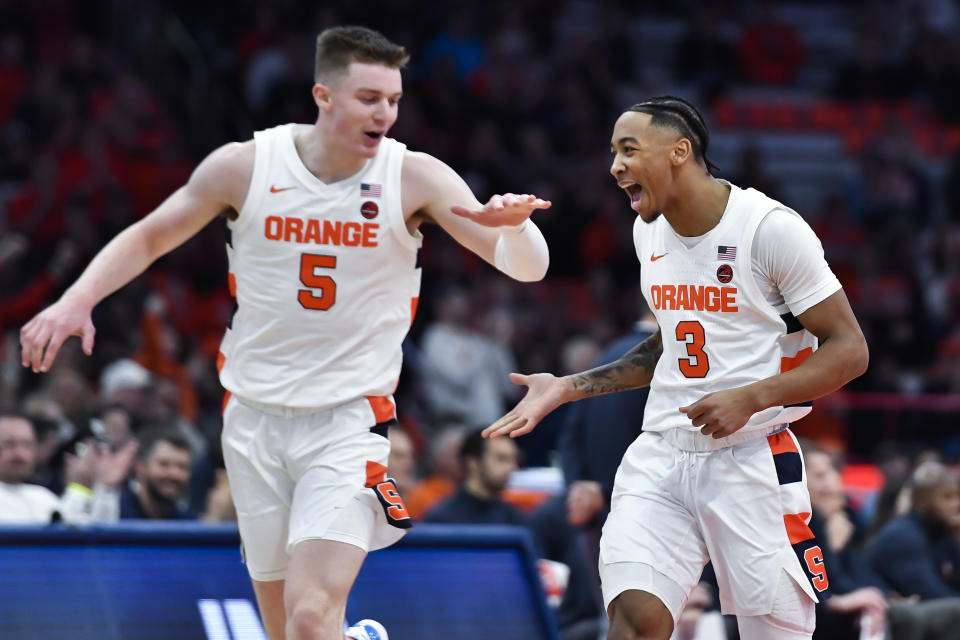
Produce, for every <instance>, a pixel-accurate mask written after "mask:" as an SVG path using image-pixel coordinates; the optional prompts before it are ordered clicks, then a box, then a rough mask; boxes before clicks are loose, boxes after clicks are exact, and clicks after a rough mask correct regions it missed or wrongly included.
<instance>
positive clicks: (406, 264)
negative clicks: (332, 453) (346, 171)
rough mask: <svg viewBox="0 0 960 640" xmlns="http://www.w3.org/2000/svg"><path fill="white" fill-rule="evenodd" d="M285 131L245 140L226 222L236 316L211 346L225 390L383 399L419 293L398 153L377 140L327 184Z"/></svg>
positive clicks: (287, 401)
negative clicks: (241, 187) (359, 164)
mask: <svg viewBox="0 0 960 640" xmlns="http://www.w3.org/2000/svg"><path fill="white" fill-rule="evenodd" d="M299 127H304V128H305V125H294V124H287V125H281V126H278V127H275V128H273V129H267V130H265V131H258V132H257V133H256V134H255V135H254V140H255V145H256V155H255V160H254V166H253V176H252V178H251V182H250V190H249V192H248V193H247V198H246V201H245V202H244V205H243V210H242V211H240V215H239V216H238V217H237V219H236V220H235V221H232V222H230V223H229V224H228V228H229V231H230V233H231V236H230V241H229V243H228V247H227V256H228V258H229V264H230V285H231V290H232V293H233V294H234V296H235V297H236V300H237V306H238V308H237V311H236V313H235V314H234V316H233V320H232V321H231V324H230V326H229V327H228V328H227V331H226V334H225V335H224V338H223V342H222V344H221V348H220V349H221V356H220V365H221V368H220V380H221V382H222V384H223V386H224V387H225V388H226V389H227V390H228V391H230V392H232V393H235V394H237V395H239V396H241V397H245V398H249V399H252V400H255V401H258V402H263V403H269V404H277V405H284V406H288V407H330V406H334V405H338V404H341V403H343V402H346V401H348V400H351V399H353V398H357V397H362V396H384V395H389V394H391V393H393V391H394V390H395V389H396V385H397V380H398V378H399V375H400V365H401V359H402V354H401V343H402V342H403V339H404V336H406V334H407V331H408V330H409V328H410V324H411V322H412V321H413V314H414V313H415V311H416V304H417V298H418V295H419V291H420V268H419V264H418V263H419V248H420V244H421V238H420V234H419V233H417V234H416V236H413V235H411V234H410V233H409V232H408V231H407V227H406V224H405V221H404V218H403V209H402V206H401V202H400V182H401V180H400V174H401V168H402V166H403V156H404V151H405V149H406V146H405V145H403V144H402V143H400V142H397V141H396V140H392V139H390V138H384V139H383V140H382V141H381V142H380V147H379V149H378V151H377V155H376V156H375V157H373V158H370V159H369V160H367V163H366V164H365V165H364V167H363V169H361V170H360V171H359V172H358V173H356V174H354V175H352V176H350V177H349V178H345V179H343V180H340V181H338V182H334V183H331V184H326V183H324V182H322V181H320V180H319V179H318V178H317V177H316V176H314V175H313V174H312V173H311V172H310V171H309V170H308V169H307V168H306V167H305V166H304V164H303V162H302V161H301V160H300V156H299V155H298V153H297V150H296V147H295V145H294V135H295V133H296V132H297V131H298V128H299Z"/></svg>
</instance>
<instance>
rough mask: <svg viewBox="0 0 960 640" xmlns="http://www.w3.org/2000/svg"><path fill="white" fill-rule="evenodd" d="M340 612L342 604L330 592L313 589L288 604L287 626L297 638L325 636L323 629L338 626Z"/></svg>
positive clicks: (306, 638) (302, 639)
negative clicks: (336, 623)
mask: <svg viewBox="0 0 960 640" xmlns="http://www.w3.org/2000/svg"><path fill="white" fill-rule="evenodd" d="M339 613H340V604H339V603H338V602H335V601H334V599H333V598H331V597H330V596H329V594H327V593H325V592H323V591H313V592H310V593H309V594H303V595H301V596H300V597H298V598H297V599H296V600H295V601H294V602H290V603H289V604H288V607H287V628H288V630H289V631H290V632H292V637H293V638H297V640H308V639H309V640H314V639H319V638H324V637H325V636H324V635H322V631H323V630H324V629H329V628H333V627H335V626H336V625H335V624H334V623H335V622H336V618H337V616H338V615H339ZM288 635H289V634H288Z"/></svg>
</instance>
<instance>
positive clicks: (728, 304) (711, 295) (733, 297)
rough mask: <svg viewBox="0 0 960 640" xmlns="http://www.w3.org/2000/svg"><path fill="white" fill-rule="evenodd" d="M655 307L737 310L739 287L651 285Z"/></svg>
mask: <svg viewBox="0 0 960 640" xmlns="http://www.w3.org/2000/svg"><path fill="white" fill-rule="evenodd" d="M650 300H651V301H652V302H653V308H654V309H667V310H669V311H679V310H686V311H719V312H720V313H733V312H734V311H737V309H738V307H737V288H736V287H714V286H706V287H705V286H703V285H693V284H676V285H675V284H655V285H653V286H652V287H650Z"/></svg>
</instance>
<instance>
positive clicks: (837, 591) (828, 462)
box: [801, 441, 960, 640]
mask: <svg viewBox="0 0 960 640" xmlns="http://www.w3.org/2000/svg"><path fill="white" fill-rule="evenodd" d="M801 448H802V450H803V459H804V464H805V466H806V472H807V488H808V489H809V490H810V504H811V506H812V507H813V514H812V518H811V520H810V529H811V531H813V532H814V534H815V535H816V536H817V540H820V541H821V543H822V545H821V546H822V547H826V548H824V549H823V553H824V564H825V565H826V567H827V571H828V573H827V575H828V576H829V578H830V589H831V592H832V593H833V597H832V598H830V599H829V600H827V602H826V603H824V604H822V605H820V606H819V607H818V611H817V631H816V632H815V633H814V638H815V639H816V640H827V639H829V638H836V639H838V640H840V639H842V638H846V637H850V636H851V635H853V634H855V633H856V631H855V629H856V627H857V626H858V625H857V623H858V621H859V626H860V627H861V628H862V627H863V626H864V625H867V628H868V629H870V630H871V631H872V632H875V630H877V629H880V628H882V627H883V626H884V619H886V622H887V624H886V628H887V636H886V637H888V638H891V639H892V640H908V639H914V638H946V637H949V635H950V633H951V631H952V630H954V629H957V628H958V627H960V598H941V599H937V600H927V601H922V602H917V601H916V600H915V599H903V598H896V597H893V598H891V597H890V594H889V593H888V590H889V589H888V587H887V585H886V584H884V582H883V579H882V578H881V577H880V576H879V575H877V574H876V573H875V572H874V571H873V570H872V569H871V568H870V565H869V563H868V561H867V557H866V554H865V553H864V552H863V550H862V546H863V542H864V540H863V530H864V527H862V526H860V525H859V524H857V523H856V518H855V516H854V515H853V513H852V512H851V511H850V510H849V508H848V505H847V497H846V494H845V492H844V487H843V482H842V480H841V477H840V472H839V470H838V469H837V466H836V464H835V462H834V460H833V458H831V456H830V455H829V454H828V453H826V452H825V451H824V450H822V449H820V448H819V447H817V446H816V445H814V444H813V443H811V442H806V441H801Z"/></svg>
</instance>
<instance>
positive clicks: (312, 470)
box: [222, 396, 411, 582]
mask: <svg viewBox="0 0 960 640" xmlns="http://www.w3.org/2000/svg"><path fill="white" fill-rule="evenodd" d="M394 416H395V412H394V406H393V400H392V399H391V398H383V397H377V398H358V399H356V400H353V401H350V402H347V403H345V404H342V405H338V406H336V407H332V408H328V409H321V410H317V409H307V408H290V407H279V406H275V405H265V404H260V403H254V402H251V401H249V400H246V399H241V398H237V397H236V396H232V397H230V399H229V400H228V402H227V404H226V406H225V410H224V414H223V425H224V426H223V435H222V442H223V459H224V462H225V464H226V468H227V477H228V478H229V480H230V490H231V492H232V493H233V501H234V503H235V504H236V507H237V520H238V523H239V527H240V539H241V542H242V545H243V552H244V558H245V561H246V563H247V570H248V571H249V573H250V576H251V577H252V578H253V579H254V580H260V581H264V582H267V581H272V580H282V579H284V578H285V577H286V572H287V564H288V560H289V554H290V552H291V551H292V550H293V547H294V546H295V545H296V544H297V543H298V542H301V541H303V540H308V539H323V540H335V541H339V542H345V543H347V544H352V545H354V546H357V547H360V548H361V549H363V550H365V551H372V550H375V549H380V548H383V547H386V546H389V545H391V544H393V543H394V542H396V541H397V540H399V539H400V538H401V537H402V536H403V534H404V532H405V531H406V529H407V528H409V527H410V524H411V520H410V516H409V514H408V513H407V510H406V506H405V505H404V503H403V499H402V498H401V497H400V494H399V492H398V491H397V487H396V484H395V483H394V482H393V480H391V479H389V478H387V477H386V471H387V457H388V455H389V453H390V441H389V440H388V439H387V426H388V425H389V424H390V423H391V422H393V421H394Z"/></svg>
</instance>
